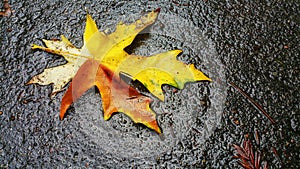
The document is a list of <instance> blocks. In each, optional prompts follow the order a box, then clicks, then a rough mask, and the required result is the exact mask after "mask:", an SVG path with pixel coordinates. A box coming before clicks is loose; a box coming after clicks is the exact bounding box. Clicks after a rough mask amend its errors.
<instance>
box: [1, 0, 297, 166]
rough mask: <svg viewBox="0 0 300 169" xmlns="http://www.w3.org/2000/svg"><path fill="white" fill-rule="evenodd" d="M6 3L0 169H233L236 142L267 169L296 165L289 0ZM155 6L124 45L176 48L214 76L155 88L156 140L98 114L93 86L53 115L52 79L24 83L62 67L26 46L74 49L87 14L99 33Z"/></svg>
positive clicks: (56, 103)
mask: <svg viewBox="0 0 300 169" xmlns="http://www.w3.org/2000/svg"><path fill="white" fill-rule="evenodd" d="M1 3H2V2H1ZM1 3H0V5H1V6H2V4H1ZM9 3H10V5H11V7H12V10H13V15H12V16H11V17H1V18H0V33H1V36H0V46H1V49H0V56H1V57H0V59H1V61H0V75H1V76H0V81H1V83H0V92H1V95H0V97H1V100H0V168H241V166H240V165H239V164H238V162H237V161H238V159H235V158H233V156H234V154H235V150H234V147H233V146H232V145H233V144H237V145H240V144H241V143H242V141H243V140H244V139H245V138H248V139H249V140H251V141H252V143H253V146H254V148H255V151H259V152H261V154H262V155H261V160H262V161H265V162H267V163H268V166H269V168H299V167H300V165H299V161H300V152H299V150H300V136H299V133H300V127H299V123H300V120H299V119H300V103H299V97H300V96H299V95H300V94H299V93H300V90H299V83H300V75H299V63H300V56H299V53H300V52H299V50H300V17H299V16H300V10H299V9H300V3H299V1H284V0H281V1H265V2H259V1H257V2H256V1H240V2H237V1H234V2H233V1H232V2H231V1H216V2H214V1H210V0H203V1H194V2H192V1H161V2H159V1H146V0H145V1H130V2H126V1H118V2H115V1H86V2H84V1H69V2H66V1H59V0H51V1H33V0H28V1H20V2H18V1H9ZM156 8H161V13H160V15H159V17H158V19H157V21H156V23H155V24H153V25H152V26H151V27H150V28H148V29H147V30H145V31H144V32H143V33H141V34H140V35H138V37H137V38H136V40H135V41H134V42H133V44H132V45H131V46H129V47H128V48H126V51H128V52H129V53H134V54H139V55H145V56H149V55H152V54H156V53H159V52H163V51H166V50H171V49H182V50H183V51H184V52H183V54H182V55H180V56H179V57H178V60H181V61H183V62H185V63H187V64H195V66H196V67H197V68H198V69H200V70H201V71H203V72H204V73H205V74H207V75H208V76H209V77H210V78H212V79H213V82H211V83H208V82H197V83H189V84H187V85H186V86H185V88H184V89H183V90H180V91H179V90H177V89H175V88H173V87H171V86H167V85H166V86H163V89H164V91H165V97H166V100H165V102H160V101H159V100H157V99H156V100H154V102H153V104H152V108H153V109H154V110H155V111H156V113H157V120H158V123H159V124H160V126H161V128H162V130H163V133H164V135H163V136H158V135H157V134H156V133H155V132H153V131H151V130H149V129H147V128H146V127H145V126H143V125H139V124H133V123H132V121H131V120H130V119H129V118H128V117H127V116H125V115H123V114H121V113H119V114H116V115H114V116H113V117H112V118H111V119H110V120H108V121H104V120H103V112H102V109H101V98H100V94H99V92H98V91H97V90H95V89H93V88H92V89H90V90H89V91H87V92H86V94H85V95H84V96H82V97H81V98H80V99H79V100H78V101H77V102H76V103H74V104H73V106H72V108H71V109H69V112H68V115H67V116H66V118H65V119H64V120H63V121H60V120H59V118H58V114H59V113H58V112H59V107H60V101H61V98H62V96H63V93H64V91H62V92H60V93H59V94H57V96H55V97H54V98H50V97H49V94H50V93H51V89H52V86H51V85H48V86H39V85H28V86H26V85H25V83H26V82H27V81H28V80H29V79H30V78H31V77H32V76H34V75H36V74H38V73H41V72H42V71H43V70H44V69H45V68H47V67H53V66H56V65H60V64H63V63H65V60H64V59H63V58H62V57H60V56H56V55H52V54H49V53H46V52H43V51H34V50H32V49H31V44H33V43H35V44H39V45H42V42H41V39H59V38H60V35H61V34H63V35H65V36H66V37H67V38H68V39H70V41H71V42H72V43H74V44H75V45H76V46H78V47H80V46H81V45H82V34H83V31H84V26H85V15H86V10H88V11H89V13H90V14H91V15H92V17H93V18H94V19H95V20H96V22H97V25H98V26H99V29H100V30H102V31H103V30H106V29H108V32H109V31H110V32H112V31H113V29H114V26H115V25H116V24H117V23H118V22H119V21H120V20H122V21H124V22H128V23H129V22H132V21H134V20H135V19H137V18H139V17H140V16H141V15H143V14H145V13H146V12H149V11H151V10H154V9H156ZM229 82H233V83H235V84H236V85H237V86H239V87H240V88H241V89H243V91H244V92H245V93H247V94H248V95H249V96H250V97H251V98H252V99H254V100H255V101H256V102H257V103H259V104H260V105H261V106H262V107H263V108H264V109H265V110H266V112H268V114H269V115H270V116H271V117H272V118H273V119H274V120H275V121H276V123H275V124H272V123H271V122H270V121H269V120H268V119H267V118H266V117H265V116H264V115H263V114H262V113H261V111H260V110H259V109H258V108H257V107H255V105H254V104H252V103H251V102H250V101H249V99H248V98H246V97H244V96H243V95H242V94H241V92H239V91H238V90H237V89H236V88H234V87H232V86H231V85H229V84H228V83H229ZM255 133H257V134H258V138H259V142H258V139H257V134H255ZM255 135H256V136H255Z"/></svg>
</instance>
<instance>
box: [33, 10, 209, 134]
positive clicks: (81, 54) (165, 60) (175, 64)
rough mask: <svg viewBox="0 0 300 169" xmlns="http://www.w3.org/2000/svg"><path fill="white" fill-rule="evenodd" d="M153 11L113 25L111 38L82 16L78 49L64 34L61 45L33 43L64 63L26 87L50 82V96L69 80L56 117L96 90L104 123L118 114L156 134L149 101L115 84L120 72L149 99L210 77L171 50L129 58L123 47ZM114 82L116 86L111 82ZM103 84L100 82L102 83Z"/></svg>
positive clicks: (150, 19) (153, 15) (150, 18)
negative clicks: (143, 89)
mask: <svg viewBox="0 0 300 169" xmlns="http://www.w3.org/2000/svg"><path fill="white" fill-rule="evenodd" d="M158 13H159V10H155V11H152V12H150V13H148V14H146V15H145V16H143V17H141V18H140V19H139V20H137V21H135V22H134V23H132V24H128V25H127V24H124V23H119V24H118V25H117V26H116V29H115V31H114V32H113V33H111V34H108V35H107V34H105V33H104V32H100V31H99V30H98V28H97V25H96V23H95V21H94V20H93V19H92V18H91V16H90V15H89V14H88V15H87V23H86V28H85V32H84V45H83V46H82V48H80V49H78V48H76V47H74V46H73V45H72V44H71V43H70V42H69V41H68V40H67V38H65V37H64V36H62V41H53V40H52V41H49V40H43V41H44V42H45V44H46V46H47V47H42V46H38V45H33V47H32V48H33V49H42V50H45V51H47V52H51V53H54V54H59V55H62V56H63V57H64V58H65V59H66V60H67V61H68V63H67V64H65V65H60V66H57V67H52V68H48V69H45V71H44V72H43V73H41V74H39V75H36V76H34V77H33V78H32V79H31V80H30V81H29V82H28V83H27V84H32V83H38V84H41V85H47V84H51V83H53V84H54V89H53V92H52V94H53V95H54V94H55V93H56V92H59V91H61V90H62V89H63V87H64V86H65V85H66V84H67V83H68V82H69V81H70V80H71V79H73V80H72V83H71V85H70V87H69V89H68V90H67V92H66V94H65V95H64V97H63V99H62V105H61V111H60V118H61V119H62V118H63V117H64V115H65V113H66V111H67V109H68V107H69V106H70V105H71V104H72V103H73V102H74V101H76V100H77V99H78V98H79V97H80V96H81V95H82V94H83V93H84V92H85V91H86V90H87V89H89V88H90V87H92V86H97V88H98V89H99V90H100V93H101V98H102V100H103V103H102V104H103V105H102V107H103V110H104V119H105V120H107V119H109V118H110V116H111V115H112V113H114V112H123V113H125V114H126V115H128V116H129V117H130V118H131V119H132V120H133V121H134V122H136V123H142V124H144V125H146V126H147V127H149V128H151V129H153V130H155V131H156V132H158V133H160V132H161V131H160V129H159V127H158V125H157V122H156V120H155V113H154V112H153V111H152V110H151V109H150V107H149V104H150V102H151V99H150V98H149V97H146V96H143V95H141V94H139V93H138V92H137V91H136V90H135V89H134V88H132V87H130V86H128V84H126V83H125V82H123V81H122V80H120V77H119V74H120V73H125V74H127V75H128V76H129V77H130V78H132V80H138V81H140V82H141V83H142V84H143V85H144V86H145V87H146V88H147V89H148V90H149V91H150V92H151V93H152V94H153V95H154V96H156V97H157V98H159V99H160V100H162V101H163V100H164V95H163V91H162V89H161V85H163V84H169V85H172V86H174V87H177V88H179V89H182V88H183V87H184V84H185V83H187V82H194V81H201V80H208V81H210V79H209V78H208V77H206V76H205V75H204V74H203V73H202V72H201V71H199V70H197V69H196V68H195V67H194V65H186V64H184V63H182V62H180V61H178V60H177V59H176V56H177V55H178V54H179V53H181V52H182V51H181V50H172V51H167V52H164V53H160V54H156V55H153V56H149V57H145V56H137V55H133V54H132V55H129V54H128V53H127V52H125V51H124V48H125V47H127V46H128V45H130V44H131V43H132V41H133V40H134V38H135V37H136V35H137V34H138V33H139V32H140V31H142V30H143V29H144V28H146V27H147V26H149V25H151V24H152V23H153V22H154V21H155V20H156V18H157V16H158ZM115 82H118V83H115ZM105 83H106V84H105Z"/></svg>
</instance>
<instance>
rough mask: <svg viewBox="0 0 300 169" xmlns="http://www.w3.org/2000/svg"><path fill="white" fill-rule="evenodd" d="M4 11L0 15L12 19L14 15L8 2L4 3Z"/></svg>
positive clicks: (5, 0) (6, 0)
mask: <svg viewBox="0 0 300 169" xmlns="http://www.w3.org/2000/svg"><path fill="white" fill-rule="evenodd" d="M2 8H3V11H0V15H2V16H6V17H10V16H11V14H12V11H11V8H10V6H9V3H8V0H4V1H3V7H2Z"/></svg>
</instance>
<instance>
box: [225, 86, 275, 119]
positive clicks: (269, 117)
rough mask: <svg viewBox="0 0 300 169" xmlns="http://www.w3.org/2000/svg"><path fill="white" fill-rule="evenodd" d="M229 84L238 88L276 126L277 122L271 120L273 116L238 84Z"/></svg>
mask: <svg viewBox="0 0 300 169" xmlns="http://www.w3.org/2000/svg"><path fill="white" fill-rule="evenodd" d="M229 84H230V85H231V86H232V87H234V88H236V89H237V90H238V91H239V92H240V93H241V94H242V95H243V96H244V97H246V98H247V99H248V100H249V101H250V102H251V103H252V104H253V105H254V106H255V107H256V108H257V109H258V110H260V112H262V113H263V115H265V116H266V117H267V118H268V119H269V120H270V122H271V123H272V124H275V123H276V122H275V121H274V120H273V119H272V118H271V116H270V115H269V114H268V113H267V112H266V111H265V110H264V109H263V108H262V106H261V105H259V104H258V103H257V102H256V101H255V100H253V99H252V98H251V97H250V96H249V95H248V94H246V93H245V92H244V91H243V90H242V89H241V88H240V87H238V86H237V85H236V84H234V83H233V82H229Z"/></svg>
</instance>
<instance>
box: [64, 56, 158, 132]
mask: <svg viewBox="0 0 300 169" xmlns="http://www.w3.org/2000/svg"><path fill="white" fill-rule="evenodd" d="M93 75H94V76H93ZM92 86H96V87H97V88H98V89H99V91H100V94H101V98H102V107H103V111H104V120H108V119H109V118H110V117H111V115H112V114H113V113H115V112H123V113H125V114H126V115H128V116H129V117H130V118H131V119H132V120H133V121H134V122H135V123H142V124H144V125H146V126H147V127H149V128H150V129H153V130H154V131H156V132H157V133H161V130H160V128H159V127H158V124H157V122H156V115H155V113H154V112H153V111H152V110H151V109H150V107H149V104H150V103H151V102H152V100H151V99H150V98H149V97H146V96H143V95H141V94H140V93H138V92H137V91H136V90H135V89H134V88H132V87H130V86H129V85H128V84H126V83H125V82H124V81H121V79H119V78H118V77H117V76H115V75H114V73H113V72H112V71H111V70H109V69H108V68H107V67H105V66H103V65H101V64H99V62H97V61H95V60H87V61H86V62H85V63H84V64H83V65H82V66H81V67H80V68H79V70H78V71H77V73H76V75H75V76H74V78H73V80H72V82H71V84H70V87H69V88H68V90H67V92H66V93H65V95H64V96H63V99H62V102H61V109H60V119H63V117H64V116H65V113H66V111H67V109H68V108H69V106H70V105H71V104H72V103H73V102H75V101H76V100H77V99H78V98H79V97H80V96H82V95H83V94H84V92H86V91H87V90H88V89H89V88H91V87H92Z"/></svg>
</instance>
